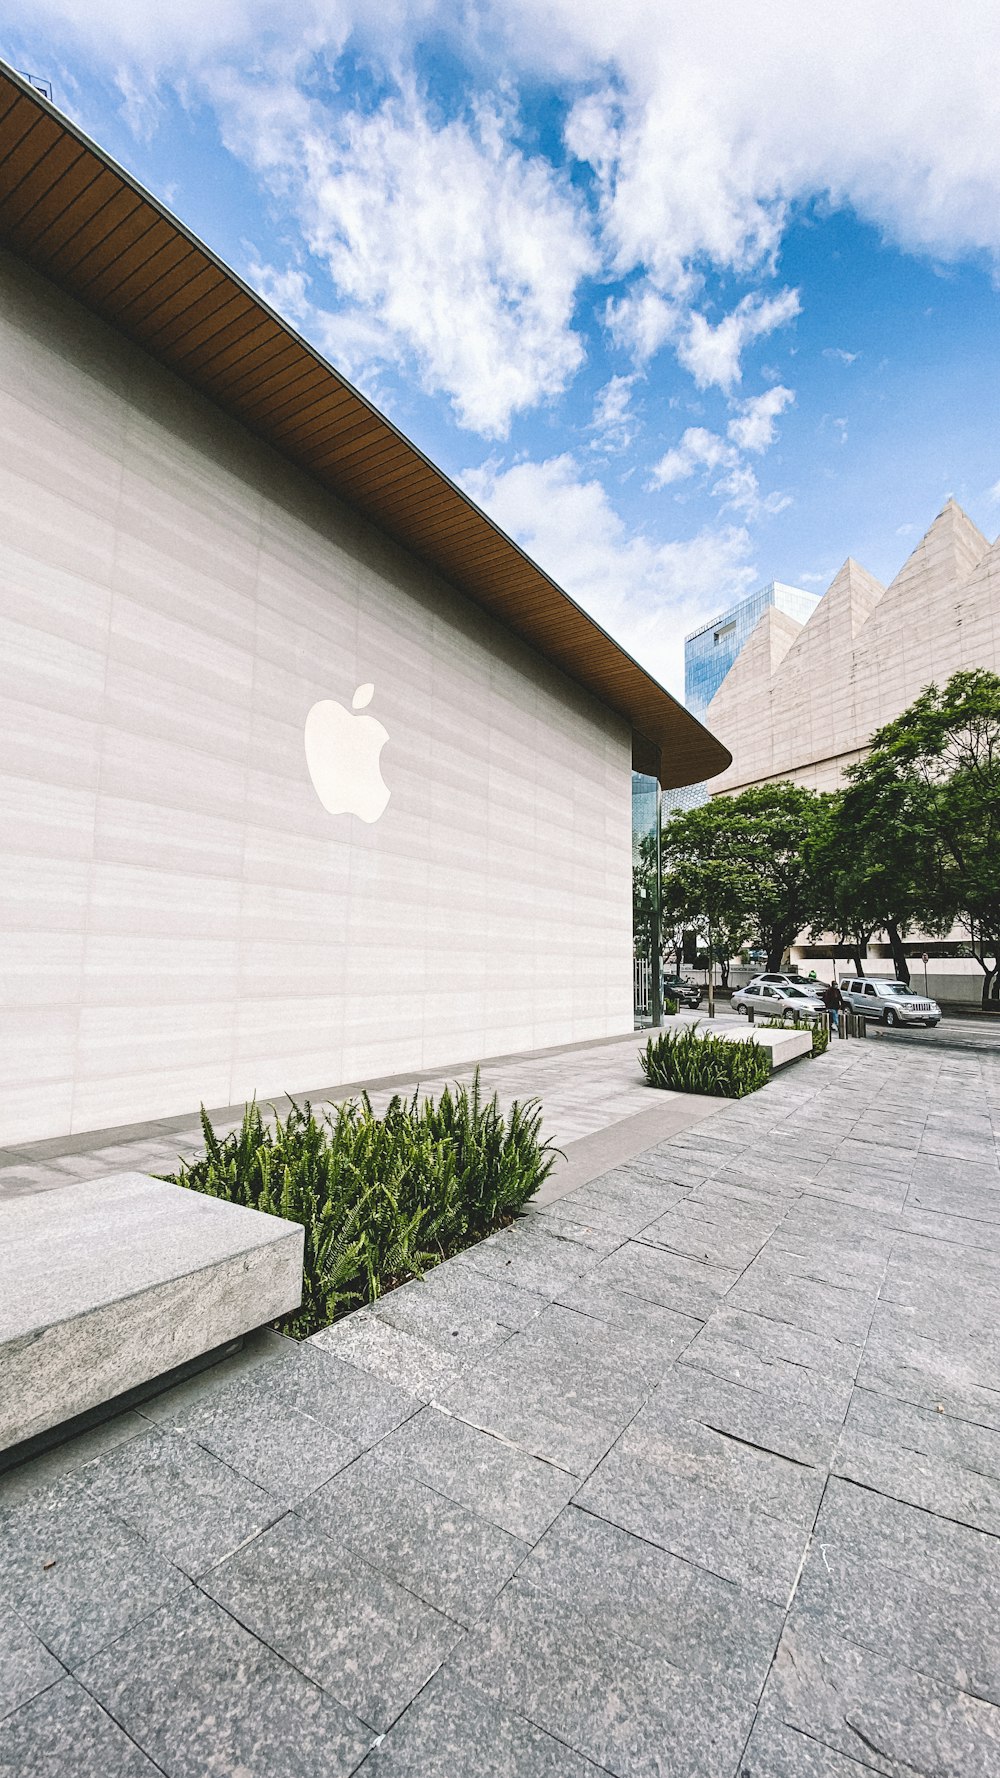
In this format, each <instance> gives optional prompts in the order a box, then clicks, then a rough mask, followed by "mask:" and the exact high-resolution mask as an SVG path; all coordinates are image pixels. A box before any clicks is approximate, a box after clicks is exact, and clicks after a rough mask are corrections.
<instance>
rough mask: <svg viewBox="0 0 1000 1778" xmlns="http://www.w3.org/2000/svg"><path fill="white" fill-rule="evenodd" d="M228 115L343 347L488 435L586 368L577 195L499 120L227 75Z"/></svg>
mask: <svg viewBox="0 0 1000 1778" xmlns="http://www.w3.org/2000/svg"><path fill="white" fill-rule="evenodd" d="M224 119H225V129H226V136H227V140H228V141H229V143H230V144H231V145H232V146H234V147H235V148H236V149H237V150H238V151H239V152H240V153H241V154H242V155H243V156H244V157H245V158H246V159H248V160H249V161H251V163H252V164H253V165H254V166H256V168H257V169H258V171H259V172H260V173H261V174H262V175H263V176H264V177H265V178H266V179H267V180H268V181H269V183H270V184H271V185H272V186H273V187H274V189H275V190H277V191H278V192H280V194H281V196H282V200H283V202H284V203H285V204H286V205H287V206H290V207H291V208H292V210H293V211H294V212H295V214H296V216H297V218H298V221H299V224H300V226H301V228H302V231H303V234H304V236H305V239H306V242H307V245H308V247H309V249H310V251H311V252H312V253H313V254H314V255H315V256H316V257H317V258H318V259H320V260H321V261H323V262H324V263H325V264H326V266H327V267H328V268H329V271H330V275H331V277H332V279H333V281H334V284H335V287H336V290H337V293H338V295H339V297H340V299H341V301H342V303H343V312H342V314H341V315H340V317H339V327H338V322H337V321H334V322H332V323H330V326H329V332H330V334H331V336H332V337H333V338H334V339H336V337H337V334H338V331H339V332H340V334H341V336H342V338H343V339H344V341H345V342H348V343H349V342H350V340H351V338H352V336H354V337H355V338H361V339H362V340H363V342H364V346H365V349H366V351H367V352H368V353H374V354H375V355H376V356H377V357H378V358H381V359H382V360H383V361H388V362H391V361H393V360H399V359H401V358H402V356H403V355H404V354H406V353H408V354H410V355H412V358H413V359H414V360H415V362H416V364H417V366H418V368H419V373H420V376H421V380H422V382H423V385H424V387H425V388H426V389H427V390H428V391H430V392H431V393H444V394H445V395H447V396H448V397H449V398H450V400H451V402H452V406H453V409H454V412H455V416H456V418H457V419H458V421H459V423H460V424H461V425H463V426H467V427H470V428H472V429H473V430H475V431H477V432H479V433H481V434H484V435H486V436H488V437H504V436H505V435H506V433H507V430H508V428H509V426H510V422H511V419H512V417H513V416H514V415H515V414H516V413H519V412H521V411H523V410H525V409H529V408H532V407H535V406H537V405H538V404H539V403H542V402H544V401H546V400H548V399H550V398H552V397H554V396H556V395H558V394H560V393H561V392H562V390H563V389H564V388H565V386H566V384H567V382H568V381H569V380H570V379H571V377H572V376H573V374H574V373H575V371H576V370H577V368H578V367H579V365H580V363H581V362H582V359H583V346H582V344H581V341H580V339H579V337H578V335H577V333H576V332H575V331H574V328H573V325H572V319H573V308H574V303H575V292H576V288H577V285H578V283H579V281H580V279H581V278H582V277H584V276H585V275H586V274H587V273H588V272H590V271H591V270H593V268H594V265H595V258H594V250H593V247H592V244H591V241H590V238H589V235H588V232H587V228H586V226H585V223H584V221H583V219H582V217H581V214H580V206H579V203H578V201H577V199H576V198H575V197H574V196H573V194H572V192H571V191H570V189H569V188H568V186H566V185H565V184H564V182H563V181H562V180H561V179H560V177H559V176H558V175H557V174H556V173H555V172H554V171H553V170H552V168H551V167H550V166H549V164H548V163H547V162H546V161H543V160H542V159H540V158H537V157H536V158H534V159H530V158H528V157H526V156H525V155H523V154H522V153H521V152H520V151H519V150H518V149H517V148H515V147H512V146H511V143H510V141H509V138H508V130H509V128H510V126H511V123H512V121H513V120H512V119H511V118H510V117H509V116H508V115H507V113H506V112H505V111H503V110H498V109H497V108H495V107H489V106H486V105H484V106H483V107H481V109H480V110H479V112H478V113H477V115H476V116H475V117H474V118H472V119H471V120H468V121H466V120H452V121H449V122H443V123H442V122H440V121H438V120H436V119H432V117H431V116H430V115H429V114H428V111H427V110H426V108H425V107H424V106H423V104H422V103H421V102H420V100H419V99H418V97H417V96H416V94H415V93H414V92H413V91H412V90H410V91H408V92H407V93H405V94H404V95H402V96H399V97H396V98H390V99H389V100H387V101H386V102H385V103H384V104H383V105H382V106H381V107H380V108H379V109H378V110H377V111H375V112H374V113H370V114H363V113H360V112H357V111H349V112H347V113H346V114H340V115H339V116H338V115H336V114H332V113H331V112H330V111H329V110H328V109H326V108H323V107H320V106H318V105H317V104H315V103H312V102H309V101H307V100H306V99H305V98H303V97H302V95H301V94H299V93H298V92H297V91H296V90H295V89H294V88H292V87H289V86H284V87H281V86H272V87H269V88H268V89H267V90H266V91H265V92H264V93H261V91H260V90H259V89H257V88H256V87H251V86H247V85H245V84H244V83H243V82H240V81H236V80H232V81H230V82H229V84H228V88H227V90H226V92H225V109H224ZM359 323H360V324H361V332H360V335H359V334H358V324H359ZM345 368H346V369H348V370H349V371H350V372H351V373H352V374H355V375H356V374H358V366H357V365H356V364H351V363H349V364H347V365H345Z"/></svg>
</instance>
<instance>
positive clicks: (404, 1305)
mask: <svg viewBox="0 0 1000 1778" xmlns="http://www.w3.org/2000/svg"><path fill="white" fill-rule="evenodd" d="M548 1300H549V1299H548V1297H547V1296H536V1295H535V1294H534V1293H533V1292H531V1291H529V1290H521V1289H520V1288H519V1287H518V1286H517V1285H516V1284H507V1283H502V1282H499V1281H496V1280H494V1279H492V1278H487V1277H485V1276H484V1275H483V1274H482V1273H480V1272H475V1271H473V1270H472V1268H471V1266H465V1265H463V1264H462V1262H461V1259H460V1258H455V1259H453V1260H451V1261H449V1263H448V1264H447V1265H442V1266H435V1267H434V1268H433V1270H432V1271H430V1272H428V1273H427V1274H426V1276H425V1277H424V1278H423V1279H422V1280H414V1282H413V1283H411V1284H404V1285H403V1286H402V1287H401V1289H399V1290H393V1291H390V1292H389V1294H388V1296H384V1297H380V1298H379V1300H378V1302H376V1303H373V1305H372V1308H373V1311H374V1313H375V1314H377V1315H380V1316H382V1318H383V1320H385V1321H389V1322H391V1323H392V1325H393V1326H394V1327H398V1328H401V1329H402V1330H403V1332H404V1333H410V1334H415V1335H416V1336H417V1337H418V1338H420V1339H422V1340H426V1341H428V1342H429V1343H430V1344H432V1345H439V1346H441V1347H442V1348H443V1349H444V1350H445V1351H447V1352H450V1351H452V1350H453V1349H454V1347H455V1346H458V1347H459V1348H462V1347H464V1346H478V1345H484V1344H485V1345H492V1344H494V1343H495V1340H496V1337H497V1335H496V1333H495V1331H494V1330H496V1329H499V1330H502V1332H503V1334H504V1335H506V1334H507V1333H509V1332H516V1331H517V1330H519V1329H520V1328H524V1327H527V1326H528V1324H529V1322H531V1321H533V1320H534V1318H535V1316H536V1315H538V1314H539V1313H540V1312H541V1310H542V1309H543V1308H544V1307H545V1304H546V1303H547V1302H548Z"/></svg>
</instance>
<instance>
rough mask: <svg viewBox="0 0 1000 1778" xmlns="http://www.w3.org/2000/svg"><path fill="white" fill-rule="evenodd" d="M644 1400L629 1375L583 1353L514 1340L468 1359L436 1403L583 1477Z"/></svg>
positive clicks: (636, 1379)
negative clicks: (458, 1374) (496, 1349)
mask: <svg viewBox="0 0 1000 1778" xmlns="http://www.w3.org/2000/svg"><path fill="white" fill-rule="evenodd" d="M647 1393H648V1385H647V1383H646V1381H645V1380H644V1378H643V1377H642V1376H641V1375H638V1374H637V1372H636V1369H635V1367H632V1369H631V1373H630V1374H629V1373H627V1372H626V1369H625V1367H623V1366H622V1365H620V1364H615V1365H612V1364H609V1363H608V1362H607V1361H606V1360H605V1359H604V1358H601V1359H597V1358H594V1357H592V1356H591V1355H590V1354H588V1353H587V1352H585V1351H583V1350H582V1349H574V1348H573V1347H572V1346H570V1345H563V1346H561V1347H560V1348H559V1350H558V1353H555V1352H554V1349H553V1345H552V1343H551V1342H549V1341H546V1340H540V1339H538V1338H535V1337H533V1336H532V1335H531V1333H530V1332H529V1333H527V1334H516V1335H514V1337H513V1338H512V1339H510V1340H509V1341H508V1342H507V1344H506V1345H505V1346H502V1347H501V1348H500V1349H499V1350H498V1351H495V1352H490V1353H486V1354H484V1355H482V1356H481V1357H475V1356H473V1355H471V1354H470V1356H469V1358H468V1360H467V1362H466V1363H465V1365H464V1366H463V1369H462V1374H461V1376H460V1377H458V1378H457V1379H456V1380H455V1381H454V1382H452V1383H451V1384H449V1385H448V1387H447V1388H446V1389H444V1390H442V1391H441V1392H440V1393H439V1395H438V1396H437V1398H436V1399H437V1405H438V1406H439V1407H441V1408H443V1409H445V1410H446V1411H447V1412H448V1413H452V1414H457V1415H458V1417H459V1418H460V1419H463V1420H466V1421H468V1423H469V1424H470V1425H472V1426H478V1427H479V1428H480V1429H481V1430H482V1431H484V1432H492V1433H494V1434H495V1435H497V1436H498V1437H500V1438H505V1439H508V1440H509V1441H510V1442H511V1444H514V1445H516V1446H518V1447H519V1448H520V1449H521V1450H524V1451H527V1452H528V1453H529V1454H530V1455H532V1456H535V1457H542V1458H545V1459H546V1460H547V1461H548V1462H550V1463H555V1464H558V1465H559V1467H560V1468H562V1469H566V1470H568V1471H570V1472H571V1473H573V1474H575V1475H580V1476H582V1475H586V1474H587V1473H588V1472H589V1471H590V1470H591V1469H593V1467H594V1465H595V1463H597V1462H599V1460H600V1459H601V1457H603V1456H604V1453H605V1452H606V1451H607V1450H608V1449H609V1448H610V1446H611V1445H612V1444H613V1443H614V1441H615V1439H616V1438H617V1437H618V1434H619V1433H620V1432H621V1430H622V1428H623V1427H624V1426H625V1425H627V1423H628V1421H629V1420H630V1419H631V1418H632V1416H633V1414H634V1413H635V1412H636V1410H637V1408H638V1407H639V1406H640V1404H641V1403H642V1401H643V1400H644V1399H645V1397H646V1394H647Z"/></svg>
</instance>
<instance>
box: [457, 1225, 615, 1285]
mask: <svg viewBox="0 0 1000 1778" xmlns="http://www.w3.org/2000/svg"><path fill="white" fill-rule="evenodd" d="M462 1261H463V1264H464V1265H466V1266H469V1267H470V1268H471V1269H472V1270H473V1271H474V1272H480V1273H482V1274H483V1276H484V1277H487V1278H493V1279H495V1280H496V1281H498V1282H499V1283H502V1284H514V1285H516V1286H517V1287H518V1289H520V1290H530V1291H533V1292H535V1293H536V1294H537V1295H538V1296H545V1297H548V1298H549V1299H551V1298H552V1297H554V1296H558V1295H559V1293H560V1291H561V1290H563V1289H564V1288H565V1287H566V1286H567V1285H568V1284H570V1283H571V1282H572V1281H573V1279H575V1278H582V1277H583V1276H584V1274H589V1273H590V1272H591V1271H592V1270H593V1268H594V1265H595V1263H596V1262H595V1258H594V1255H593V1254H592V1253H589V1252H588V1251H587V1249H586V1248H585V1247H581V1246H580V1244H579V1242H576V1241H563V1240H560V1239H559V1238H558V1236H556V1235H552V1234H549V1233H548V1232H547V1231H546V1230H543V1229H540V1228H539V1227H538V1226H537V1223H531V1222H528V1223H527V1224H526V1223H524V1222H522V1223H517V1224H515V1225H514V1227H513V1228H509V1229H502V1230H501V1231H500V1233H499V1234H497V1235H490V1236H489V1238H488V1239H487V1240H485V1241H480V1242H478V1243H477V1245H476V1246H475V1247H470V1248H468V1249H467V1251H466V1252H465V1253H464V1254H463V1256H462Z"/></svg>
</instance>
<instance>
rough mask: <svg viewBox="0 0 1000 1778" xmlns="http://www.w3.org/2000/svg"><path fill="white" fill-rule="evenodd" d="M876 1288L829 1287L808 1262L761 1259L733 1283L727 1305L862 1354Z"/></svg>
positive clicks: (784, 1257) (779, 1257) (782, 1257)
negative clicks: (848, 1347) (839, 1343)
mask: <svg viewBox="0 0 1000 1778" xmlns="http://www.w3.org/2000/svg"><path fill="white" fill-rule="evenodd" d="M875 1301H876V1292H875V1290H874V1289H867V1290H854V1289H853V1288H852V1287H851V1285H850V1284H848V1283H844V1284H842V1285H837V1284H829V1283H827V1282H826V1280H825V1279H823V1278H819V1277H812V1276H811V1275H810V1273H809V1269H808V1263H807V1262H805V1263H803V1261H801V1260H800V1259H798V1258H797V1257H796V1256H794V1255H776V1256H775V1258H774V1259H773V1260H770V1259H768V1258H767V1257H766V1255H762V1256H761V1259H760V1260H755V1261H754V1263H753V1265H752V1266H751V1267H750V1269H749V1271H747V1272H745V1273H744V1274H743V1276H742V1278H741V1279H740V1280H739V1282H738V1283H737V1284H736V1285H734V1287H733V1289H732V1290H731V1291H730V1293H729V1296H728V1298H727V1307H728V1308H731V1309H746V1310H748V1311H749V1313H750V1314H752V1315H764V1316H767V1317H768V1318H769V1319H770V1320H773V1321H787V1322H788V1323H789V1324H790V1325H791V1326H792V1327H800V1328H801V1329H802V1330H803V1332H805V1333H813V1334H821V1335H823V1336H825V1337H827V1338H829V1337H830V1336H831V1335H832V1336H833V1337H834V1338H835V1339H837V1340H840V1341H842V1342H843V1344H844V1345H847V1346H854V1347H855V1348H856V1353H857V1357H860V1355H861V1349H862V1347H863V1345H864V1341H865V1338H866V1336H867V1333H868V1328H869V1325H870V1323H871V1318H872V1312H873V1310H874V1308H875Z"/></svg>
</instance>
